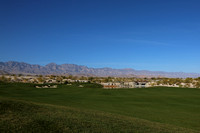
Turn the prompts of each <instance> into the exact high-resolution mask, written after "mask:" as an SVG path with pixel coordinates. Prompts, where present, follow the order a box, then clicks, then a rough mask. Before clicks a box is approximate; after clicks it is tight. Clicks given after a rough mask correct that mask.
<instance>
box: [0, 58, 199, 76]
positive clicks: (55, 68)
mask: <svg viewBox="0 0 200 133" xmlns="http://www.w3.org/2000/svg"><path fill="white" fill-rule="evenodd" d="M0 74H37V75H40V74H41V75H50V74H53V75H83V76H100V77H105V76H115V77H134V76H135V77H171V78H186V77H192V78H196V77H200V73H184V72H163V71H147V70H135V69H131V68H127V69H113V68H107V67H106V68H89V67H87V66H82V65H76V64H62V65H58V64H55V63H49V64H47V65H45V66H41V65H37V64H36V65H33V64H28V63H24V62H16V61H9V62H0Z"/></svg>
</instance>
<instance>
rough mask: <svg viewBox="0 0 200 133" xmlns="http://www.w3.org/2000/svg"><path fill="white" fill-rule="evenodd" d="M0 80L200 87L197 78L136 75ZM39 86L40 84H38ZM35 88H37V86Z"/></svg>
mask: <svg viewBox="0 0 200 133" xmlns="http://www.w3.org/2000/svg"><path fill="white" fill-rule="evenodd" d="M0 81H1V82H11V83H12V82H13V83H15V82H20V83H33V84H40V85H41V84H44V86H42V87H44V88H57V84H68V85H71V84H72V83H96V84H101V85H102V87H103V88H107V89H115V88H116V89H117V88H143V87H155V86H165V87H184V88H200V77H199V78H163V77H162V78H160V77H152V78H136V77H87V76H73V75H69V76H58V75H22V74H12V75H6V74H4V75H0ZM40 87H41V86H40ZM80 87H81V86H80ZM36 88H39V86H37V87H36Z"/></svg>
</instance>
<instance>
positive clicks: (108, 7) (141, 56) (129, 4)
mask: <svg viewBox="0 0 200 133" xmlns="http://www.w3.org/2000/svg"><path fill="white" fill-rule="evenodd" d="M199 5H200V1H198V0H190V1H189V0H182V1H179V0H167V1H161V0H142V1H139V0H125V1H124V0H116V1H115V0H107V1H106V0H101V1H93V0H85V1H81V0H76V1H75V0H68V1H64V0H58V1H55V0H49V1H47V0H34V1H32V0H19V1H16V0H6V1H0V17H1V21H0V46H1V49H0V52H1V54H0V61H2V62H7V61H18V62H26V63H30V64H39V65H46V64H48V63H51V62H54V63H56V64H65V63H68V64H77V65H84V66H88V67H93V68H102V67H110V68H115V69H122V68H132V69H135V70H149V71H165V72H190V73H191V72H192V73H200V67H199V66H200V62H198V59H199V57H200V52H199V49H200V45H199V44H200V38H199V37H200V17H199V13H200V8H199Z"/></svg>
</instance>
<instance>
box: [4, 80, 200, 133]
mask: <svg viewBox="0 0 200 133" xmlns="http://www.w3.org/2000/svg"><path fill="white" fill-rule="evenodd" d="M83 86H86V87H83V88H80V87H78V85H72V86H68V85H59V86H58V88H35V87H34V85H33V84H21V83H17V84H16V83H13V84H10V83H9V84H6V83H0V97H1V98H7V99H21V100H26V101H32V102H36V103H40V104H42V103H43V104H53V105H56V106H58V105H59V106H66V107H72V108H76V109H78V110H89V111H100V112H105V113H109V114H112V116H114V115H116V116H117V115H120V116H123V117H128V118H132V119H137V118H138V119H140V120H141V119H143V120H147V121H148V122H158V123H163V124H169V125H172V126H175V127H176V126H178V127H182V128H187V129H192V130H196V131H199V130H200V89H192V88H167V87H155V88H135V89H118V90H106V89H102V88H98V87H96V86H94V87H93V85H83ZM112 122H113V123H112V125H113V124H115V121H112ZM113 130H114V129H113ZM140 132H141V131H140Z"/></svg>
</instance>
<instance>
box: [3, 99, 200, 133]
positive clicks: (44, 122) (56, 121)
mask: <svg viewBox="0 0 200 133" xmlns="http://www.w3.org/2000/svg"><path fill="white" fill-rule="evenodd" d="M0 114H1V115H0V117H1V119H0V130H1V132H32V133H38V132H42V133H45V132H137V133H147V132H148V133H172V132H173V133H195V132H196V133H197V131H194V130H191V129H186V128H181V127H176V126H172V125H167V124H160V123H156V122H151V121H147V120H142V119H137V118H133V117H126V116H121V115H114V114H110V113H104V112H99V111H91V110H80V109H78V108H71V107H66V106H65V107H64V106H56V105H48V104H38V103H33V102H25V101H21V100H11V99H5V98H4V99H3V98H0Z"/></svg>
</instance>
